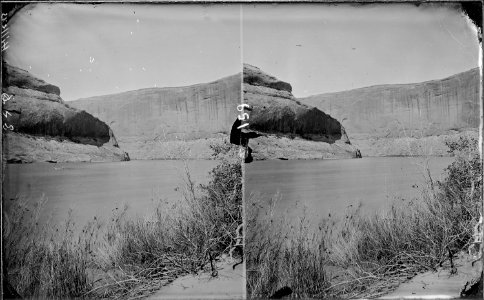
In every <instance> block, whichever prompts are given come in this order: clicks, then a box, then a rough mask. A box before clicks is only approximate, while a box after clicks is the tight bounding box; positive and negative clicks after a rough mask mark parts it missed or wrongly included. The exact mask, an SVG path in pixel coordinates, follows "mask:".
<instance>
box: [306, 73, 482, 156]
mask: <svg viewBox="0 0 484 300" xmlns="http://www.w3.org/2000/svg"><path fill="white" fill-rule="evenodd" d="M480 84H481V83H480V71H479V69H477V68H476V69H472V70H469V71H467V72H463V73H459V74H456V75H454V76H450V77H448V78H445V79H442V80H432V81H427V82H422V83H416V84H399V85H379V86H372V87H366V88H360V89H355V90H349V91H343V92H338V93H329V94H321V95H315V96H311V97H307V98H302V99H299V100H300V101H301V102H303V103H306V104H308V105H314V106H315V107H318V108H319V109H321V110H324V111H325V112H327V113H328V114H330V115H331V116H333V117H335V118H337V119H338V120H341V121H342V123H343V124H344V126H345V128H346V130H347V133H348V135H349V137H350V138H351V140H352V142H353V143H354V144H355V145H356V146H357V147H358V148H361V149H362V152H363V155H365V154H366V155H408V154H409V153H410V154H413V155H425V154H430V155H440V154H441V153H440V149H444V148H445V146H444V145H443V142H444V140H443V138H441V139H435V137H436V136H442V137H444V136H445V137H446V138H447V136H449V135H454V134H467V133H463V132H465V131H474V134H475V130H476V129H477V127H478V126H479V103H480V101H481V97H480V95H479V88H480ZM419 142H422V143H423V144H422V145H418V146H417V144H419ZM429 142H430V144H429ZM409 143H412V144H413V145H414V146H413V148H415V151H416V152H412V151H411V150H409V149H407V148H408V147H403V148H402V147H400V146H399V145H400V144H405V145H407V144H408V145H410V144H409ZM426 145H427V146H426ZM382 147H384V148H385V149H387V150H385V151H384V150H382ZM419 148H425V149H426V150H422V151H420V150H417V149H419ZM432 148H433V149H432ZM434 149H439V151H437V152H435V151H434Z"/></svg>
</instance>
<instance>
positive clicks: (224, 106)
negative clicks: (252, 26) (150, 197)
mask: <svg viewBox="0 0 484 300" xmlns="http://www.w3.org/2000/svg"><path fill="white" fill-rule="evenodd" d="M240 90H241V74H236V75H233V76H229V77H225V78H222V79H219V80H217V81H214V82H210V83H204V84H196V85H192V86H186V87H174V88H147V89H140V90H135V91H129V92H124V93H119V94H112V95H105V96H97V97H91V98H84V99H79V100H75V101H71V102H68V103H69V105H70V106H73V107H76V108H79V109H83V110H85V111H87V112H89V113H90V114H92V115H94V116H96V117H97V118H99V119H101V120H103V121H104V122H106V123H107V124H109V125H110V126H111V128H112V129H113V132H114V134H115V135H116V137H117V140H118V143H119V145H120V147H122V148H123V149H125V150H127V151H128V152H129V153H130V156H131V158H134V159H173V158H210V157H211V150H210V148H209V144H210V143H211V141H213V140H214V139H221V138H222V137H227V135H228V134H229V133H230V128H231V126H232V124H233V122H234V120H235V119H236V118H237V114H238V112H237V105H238V104H240V102H241V101H240Z"/></svg>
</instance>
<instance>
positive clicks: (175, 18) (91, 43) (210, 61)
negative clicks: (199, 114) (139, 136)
mask: <svg viewBox="0 0 484 300" xmlns="http://www.w3.org/2000/svg"><path fill="white" fill-rule="evenodd" d="M9 24H10V38H9V48H8V50H7V54H6V61H7V62H8V63H10V64H12V65H14V66H17V67H20V68H22V69H25V70H27V71H29V72H31V73H32V74H34V75H35V76H37V77H39V78H41V79H43V80H45V81H46V82H48V83H51V84H54V85H57V86H59V87H60V90H61V97H62V98H63V99H64V100H66V101H69V100H76V99H78V98H82V97H89V96H97V95H105V94H111V93H118V92H122V91H129V90H135V89H140V88H148V87H170V86H186V85H192V84H197V83H203V82H211V81H214V80H217V79H220V78H222V77H225V76H229V75H233V74H237V73H239V72H241V68H240V65H241V62H240V7H239V6H238V5H190V6H187V5H147V4H144V5H140V4H122V5H120V4H99V5H91V4H89V5H86V4H77V5H76V4H59V3H55V4H37V5H29V6H27V7H24V8H23V10H22V11H20V12H18V13H17V14H16V15H15V16H14V18H12V20H10V21H9Z"/></svg>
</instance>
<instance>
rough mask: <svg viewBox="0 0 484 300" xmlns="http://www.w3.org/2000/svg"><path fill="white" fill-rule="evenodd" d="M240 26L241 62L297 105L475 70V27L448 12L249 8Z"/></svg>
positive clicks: (387, 7) (392, 7)
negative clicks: (280, 84) (278, 84)
mask: <svg viewBox="0 0 484 300" xmlns="http://www.w3.org/2000/svg"><path fill="white" fill-rule="evenodd" d="M243 24H244V26H243V43H242V44H243V61H244V62H246V63H249V64H251V65H254V66H256V67H259V68H260V69H261V70H263V71H265V72H266V73H269V74H271V75H274V76H276V77H277V78H279V79H281V80H284V81H287V82H289V83H290V84H291V85H292V87H293V94H294V95H295V96H296V97H305V96H310V95H315V94H320V93H326V92H336V91H343V90H348V89H354V88H359V87H365V86H372V85H378V84H393V83H395V84H399V83H414V82H421V81H426V80H432V79H441V78H445V77H447V76H450V75H453V74H456V73H459V72H463V71H467V70H469V69H472V68H475V67H477V66H479V62H478V57H479V44H478V39H477V31H476V29H475V27H474V26H473V25H471V24H472V23H470V20H468V19H467V17H466V16H464V15H463V14H462V13H461V12H460V11H459V10H458V9H455V7H451V6H448V5H445V6H444V5H442V4H437V5H420V6H419V7H417V6H415V5H404V4H383V5H382V4H380V5H348V4H346V5H321V4H317V5H316V4H305V5H303V4H293V5H286V4H279V5H267V4H265V5H262V4H259V5H250V6H249V5H247V6H244V7H243Z"/></svg>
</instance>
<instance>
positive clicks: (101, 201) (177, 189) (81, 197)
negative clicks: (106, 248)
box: [3, 160, 218, 226]
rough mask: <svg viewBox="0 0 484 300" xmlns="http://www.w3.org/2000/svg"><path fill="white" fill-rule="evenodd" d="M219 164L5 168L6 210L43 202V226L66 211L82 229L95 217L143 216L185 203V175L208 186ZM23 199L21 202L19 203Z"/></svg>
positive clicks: (162, 162)
mask: <svg viewBox="0 0 484 300" xmlns="http://www.w3.org/2000/svg"><path fill="white" fill-rule="evenodd" d="M217 163H218V162H217V161H213V160H212V161H208V160H207V161H204V160H196V161H195V160H194V161H187V162H184V161H176V160H157V161H146V160H145V161H142V160H137V161H136V160H135V161H129V162H112V163H58V164H49V163H33V164H8V165H7V169H6V170H5V173H4V174H5V181H4V198H3V199H4V207H6V208H7V211H8V208H9V206H11V205H10V204H11V203H13V201H26V202H27V203H35V202H37V201H39V200H40V199H45V200H47V201H46V203H45V205H43V206H42V207H43V208H42V210H41V220H43V221H46V220H49V222H54V223H56V224H59V223H61V222H63V221H64V220H65V219H66V218H67V216H68V212H69V210H72V217H71V218H72V219H73V221H74V222H75V223H76V224H79V225H81V226H83V225H84V224H85V223H86V222H87V221H89V220H91V219H92V218H93V217H94V216H97V217H100V218H101V219H107V218H109V217H110V216H112V214H113V212H116V211H117V210H120V209H122V208H123V207H124V205H125V204H126V205H128V211H127V212H128V214H130V215H139V216H144V215H147V214H149V213H151V212H152V211H153V209H154V208H155V207H156V205H158V203H159V202H160V201H162V202H163V203H164V205H170V203H173V201H179V200H180V198H181V197H183V194H182V191H183V190H184V188H185V187H186V184H185V178H186V175H185V169H186V167H187V168H188V170H189V173H190V176H191V178H192V180H194V181H195V182H196V183H207V181H208V176H207V175H208V172H209V171H210V170H211V169H212V168H213V167H215V166H216V165H217ZM19 199H21V200H19Z"/></svg>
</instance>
